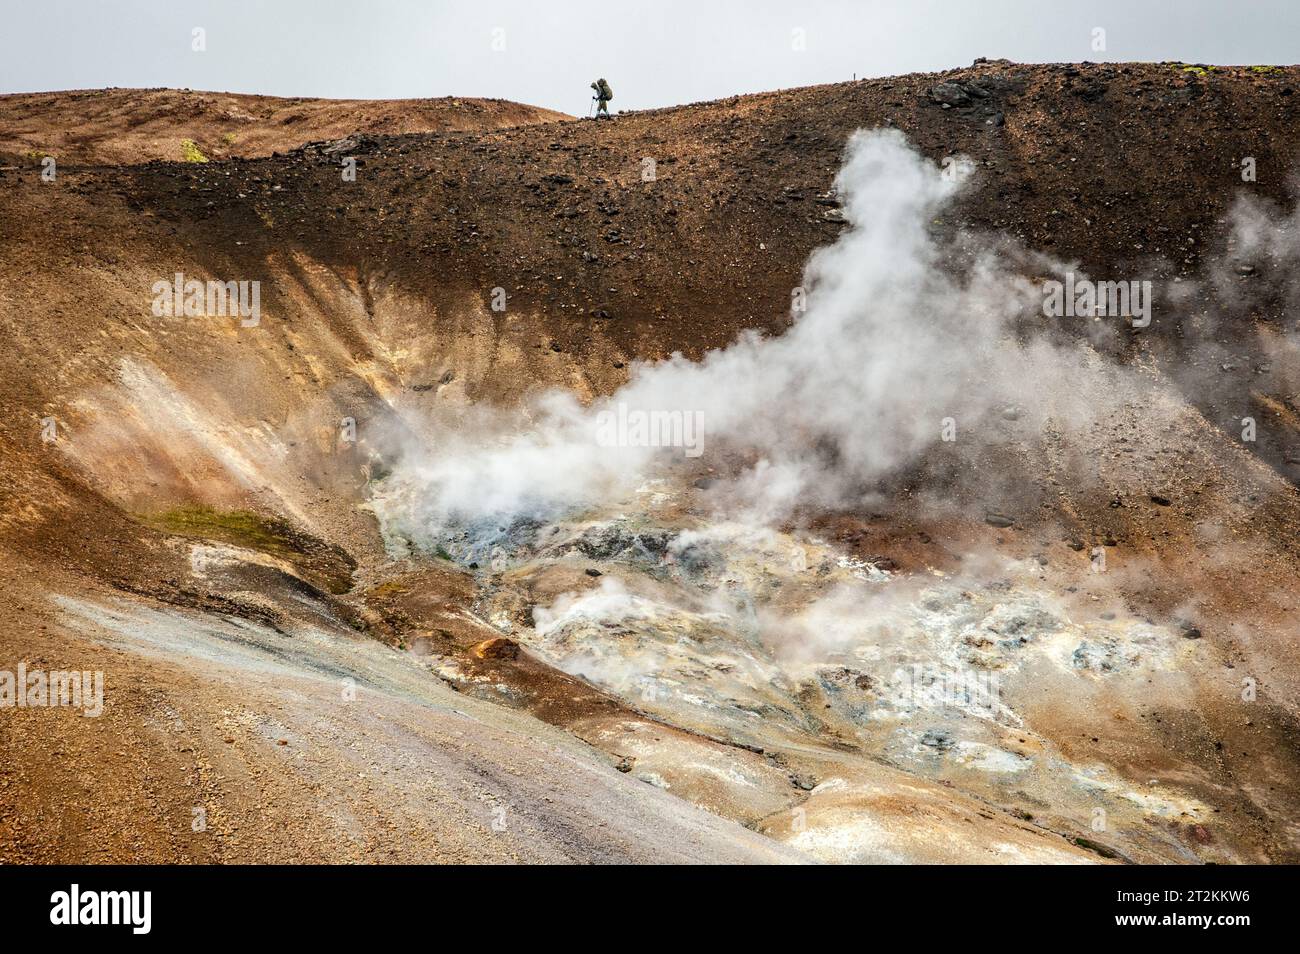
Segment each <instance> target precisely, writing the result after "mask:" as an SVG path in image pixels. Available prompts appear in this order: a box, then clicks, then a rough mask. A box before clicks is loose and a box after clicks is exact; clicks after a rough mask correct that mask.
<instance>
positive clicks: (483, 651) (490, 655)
mask: <svg viewBox="0 0 1300 954" xmlns="http://www.w3.org/2000/svg"><path fill="white" fill-rule="evenodd" d="M470 652H472V653H473V654H474V656H475V657H476V658H478V659H518V658H519V644H518V643H517V642H515V641H514V640H513V639H507V638H506V637H505V636H493V637H492V638H491V639H485V640H483V642H481V643H479V644H478V645H476V646H475V647H474V648H473V649H471V650H470Z"/></svg>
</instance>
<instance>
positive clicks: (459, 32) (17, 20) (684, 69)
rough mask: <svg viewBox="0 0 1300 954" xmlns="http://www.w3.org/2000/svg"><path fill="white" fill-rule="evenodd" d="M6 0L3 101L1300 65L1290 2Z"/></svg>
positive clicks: (558, 97)
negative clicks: (1177, 64)
mask: <svg viewBox="0 0 1300 954" xmlns="http://www.w3.org/2000/svg"><path fill="white" fill-rule="evenodd" d="M3 2H4V9H3V17H2V18H0V24H2V25H0V92H28V91H35V90H55V89H86V88H97V87H105V86H174V87H187V88H190V89H204V90H226V91H233V92H244V93H267V94H273V95H279V96H329V97H345V98H351V97H355V98H395V97H408V96H445V95H457V96H499V97H503V98H506V99H513V100H518V101H521V102H526V103H533V104H536V105H539V106H549V107H551V108H553V109H559V110H563V111H564V112H568V113H584V112H585V111H586V109H587V106H588V103H589V97H590V91H589V90H588V88H587V84H589V83H590V82H591V81H592V80H593V79H595V78H596V77H597V76H605V77H607V78H608V79H609V81H610V83H611V84H612V85H613V87H614V91H615V98H614V102H613V104H612V105H613V107H614V108H616V109H620V108H621V109H639V108H645V107H650V106H667V105H672V104H676V103H688V102H694V101H697V100H702V99H715V98H718V97H721V96H727V95H730V94H732V93H739V92H757V91H760V90H769V89H781V88H784V87H790V86H808V85H812V84H816V83H829V82H837V81H840V80H846V79H849V78H850V77H851V76H852V75H853V74H855V73H856V74H857V75H858V76H885V75H890V74H895V73H909V72H915V71H918V70H938V69H947V68H949V67H954V66H966V65H969V64H970V62H971V61H972V60H973V59H974V58H975V57H977V56H987V57H1007V58H1009V59H1012V60H1019V61H1022V62H1053V61H1069V60H1074V61H1077V60H1092V61H1094V62H1096V61H1102V60H1186V61H1189V62H1207V63H1228V64H1252V65H1253V64H1262V63H1286V64H1292V63H1296V62H1300V0H1091V2H1089V0H858V2H851V0H824V2H808V3H792V2H777V0H690V2H678V0H584V2H582V3H570V2H561V0H472V2H462V0H29V2H18V0H3ZM195 28H201V29H202V30H203V31H205V33H204V39H205V42H206V49H205V50H203V51H196V50H194V49H192V47H193V45H194V41H193V31H194V30H195ZM1097 28H1101V29H1103V30H1104V31H1105V35H1104V40H1105V49H1104V50H1097V49H1094V35H1095V34H1094V31H1095V30H1096V29H1097Z"/></svg>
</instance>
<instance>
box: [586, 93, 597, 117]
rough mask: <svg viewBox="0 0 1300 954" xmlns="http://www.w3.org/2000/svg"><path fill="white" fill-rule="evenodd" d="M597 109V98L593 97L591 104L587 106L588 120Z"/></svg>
mask: <svg viewBox="0 0 1300 954" xmlns="http://www.w3.org/2000/svg"><path fill="white" fill-rule="evenodd" d="M595 109H596V97H595V96H593V97H591V102H590V103H588V104H587V118H588V119H590V118H591V114H592V113H593V112H594V111H595Z"/></svg>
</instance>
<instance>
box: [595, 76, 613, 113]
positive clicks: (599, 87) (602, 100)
mask: <svg viewBox="0 0 1300 954" xmlns="http://www.w3.org/2000/svg"><path fill="white" fill-rule="evenodd" d="M591 88H592V89H594V90H595V91H596V95H595V96H593V97H592V99H594V100H595V101H596V103H597V105H596V118H597V119H599V118H600V117H601V116H604V117H605V118H606V119H609V101H610V100H611V99H613V98H614V91H613V90H612V89H610V88H609V84H608V83H606V82H605V78H604V77H603V76H602V77H601V78H600V79H598V80H596V82H594V83H592V84H591Z"/></svg>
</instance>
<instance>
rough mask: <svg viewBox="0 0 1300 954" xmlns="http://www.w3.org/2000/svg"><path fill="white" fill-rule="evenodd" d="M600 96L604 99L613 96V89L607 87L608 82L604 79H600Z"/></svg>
mask: <svg viewBox="0 0 1300 954" xmlns="http://www.w3.org/2000/svg"><path fill="white" fill-rule="evenodd" d="M600 98H601V99H605V100H610V99H613V98H614V91H613V90H612V89H610V88H609V84H608V83H606V82H605V81H604V80H601V81H600Z"/></svg>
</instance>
